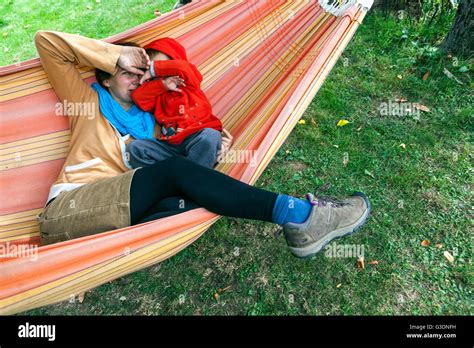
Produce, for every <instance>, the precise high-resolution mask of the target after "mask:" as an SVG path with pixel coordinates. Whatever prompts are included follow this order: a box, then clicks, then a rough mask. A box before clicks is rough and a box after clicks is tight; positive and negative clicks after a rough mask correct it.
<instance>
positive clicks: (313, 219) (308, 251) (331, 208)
mask: <svg viewBox="0 0 474 348" xmlns="http://www.w3.org/2000/svg"><path fill="white" fill-rule="evenodd" d="M306 198H307V199H308V201H309V202H310V203H311V205H312V206H313V207H312V209H311V213H310V215H309V217H308V219H307V220H306V221H305V222H303V223H301V224H295V223H287V224H284V225H283V232H284V234H285V238H286V242H287V243H288V247H289V249H290V251H291V252H292V253H293V255H295V256H297V257H302V258H309V257H311V256H313V255H315V254H316V253H318V252H320V251H321V250H322V249H323V248H324V247H325V246H326V244H328V243H329V242H331V241H332V240H333V239H335V238H339V237H343V236H346V235H349V234H351V233H353V232H355V231H356V230H357V229H359V228H360V227H361V226H362V225H364V223H365V221H366V220H367V217H368V216H369V212H370V202H369V199H368V198H367V197H366V196H365V195H364V194H363V193H362V192H355V193H354V194H353V195H352V196H351V197H349V198H347V199H345V200H344V201H341V202H339V201H336V200H334V199H331V198H328V197H321V196H317V197H314V196H313V195H312V194H311V193H308V194H307V195H306Z"/></svg>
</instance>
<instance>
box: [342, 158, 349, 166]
mask: <svg viewBox="0 0 474 348" xmlns="http://www.w3.org/2000/svg"><path fill="white" fill-rule="evenodd" d="M348 163H349V158H348V157H347V156H344V157H343V158H342V164H343V165H344V167H345V166H347V164H348Z"/></svg>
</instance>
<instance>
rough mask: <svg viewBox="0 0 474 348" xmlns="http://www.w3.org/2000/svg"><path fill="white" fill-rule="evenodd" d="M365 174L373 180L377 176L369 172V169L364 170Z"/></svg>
mask: <svg viewBox="0 0 474 348" xmlns="http://www.w3.org/2000/svg"><path fill="white" fill-rule="evenodd" d="M364 173H365V174H367V175H368V176H370V177H371V178H373V179H375V175H374V174H372V173H371V172H369V171H368V170H367V169H366V170H364Z"/></svg>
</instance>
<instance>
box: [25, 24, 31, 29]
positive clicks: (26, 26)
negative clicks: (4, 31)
mask: <svg viewBox="0 0 474 348" xmlns="http://www.w3.org/2000/svg"><path fill="white" fill-rule="evenodd" d="M30 27H31V24H27V25H25V26H24V27H23V28H25V29H28V28H30Z"/></svg>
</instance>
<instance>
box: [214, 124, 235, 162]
mask: <svg viewBox="0 0 474 348" xmlns="http://www.w3.org/2000/svg"><path fill="white" fill-rule="evenodd" d="M222 133H224V134H223V135H222V145H221V149H220V150H219V151H217V162H220V161H222V159H223V158H224V157H225V155H226V154H227V152H229V150H230V148H231V147H232V143H233V142H234V137H233V136H232V134H230V133H229V132H228V131H227V129H222Z"/></svg>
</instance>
